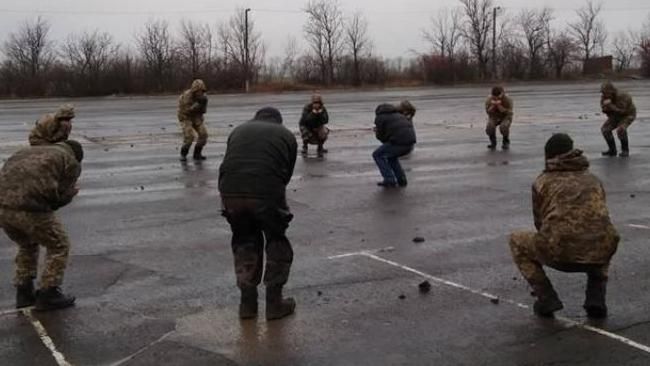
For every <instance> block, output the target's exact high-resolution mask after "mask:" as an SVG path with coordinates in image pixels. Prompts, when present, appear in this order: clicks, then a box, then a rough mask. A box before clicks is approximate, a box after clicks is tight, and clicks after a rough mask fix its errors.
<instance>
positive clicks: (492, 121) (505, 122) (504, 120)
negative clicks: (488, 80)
mask: <svg viewBox="0 0 650 366" xmlns="http://www.w3.org/2000/svg"><path fill="white" fill-rule="evenodd" d="M485 111H486V112H487V115H488V122H487V126H486V127H485V133H486V134H487V135H488V138H489V139H490V144H489V145H488V149H490V150H494V149H496V148H497V126H498V127H499V131H501V136H503V143H502V144H501V148H502V149H503V150H508V149H509V148H510V126H511V125H512V115H513V112H512V99H510V97H509V96H507V95H506V92H505V91H504V90H503V88H502V87H500V86H495V87H494V88H492V92H491V93H490V96H488V98H487V100H486V101H485Z"/></svg>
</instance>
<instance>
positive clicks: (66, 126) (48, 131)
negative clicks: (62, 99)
mask: <svg viewBox="0 0 650 366" xmlns="http://www.w3.org/2000/svg"><path fill="white" fill-rule="evenodd" d="M74 117H75V113H74V106H72V105H71V104H64V105H62V106H61V107H59V110H58V111H56V113H54V114H46V115H44V116H43V117H41V118H40V119H39V120H38V121H37V122H36V126H34V128H33V129H32V131H31V132H30V133H29V144H30V145H32V146H35V145H47V144H55V143H57V142H61V141H65V140H67V139H68V137H69V136H70V131H71V130H72V119H73V118H74Z"/></svg>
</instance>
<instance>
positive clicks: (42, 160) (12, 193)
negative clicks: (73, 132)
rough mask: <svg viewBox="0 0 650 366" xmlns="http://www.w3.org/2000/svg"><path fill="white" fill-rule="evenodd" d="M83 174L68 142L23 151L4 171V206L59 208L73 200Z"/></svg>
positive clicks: (0, 179)
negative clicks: (77, 184)
mask: <svg viewBox="0 0 650 366" xmlns="http://www.w3.org/2000/svg"><path fill="white" fill-rule="evenodd" d="M80 174H81V164H79V162H77V160H76V159H75V156H74V153H73V151H72V149H71V148H70V147H69V146H68V145H66V144H64V143H58V144H54V145H43V146H32V147H28V148H25V149H22V150H19V151H18V152H16V153H15V154H14V155H12V156H11V157H10V158H9V159H8V160H7V161H6V162H5V164H4V166H3V167H2V170H0V192H2V194H1V195H0V207H3V208H7V209H12V210H21V211H35V212H51V211H55V210H57V209H58V208H60V207H63V206H65V205H67V204H68V203H70V201H72V198H73V197H74V195H75V185H76V183H77V179H78V178H79V175H80Z"/></svg>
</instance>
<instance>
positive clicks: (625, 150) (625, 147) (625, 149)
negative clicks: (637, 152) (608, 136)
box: [619, 139, 630, 158]
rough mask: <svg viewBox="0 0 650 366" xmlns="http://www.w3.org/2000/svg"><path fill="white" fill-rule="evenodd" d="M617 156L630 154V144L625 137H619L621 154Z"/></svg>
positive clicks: (623, 156)
mask: <svg viewBox="0 0 650 366" xmlns="http://www.w3.org/2000/svg"><path fill="white" fill-rule="evenodd" d="M619 156H620V157H622V158H627V157H628V156H630V144H629V142H628V141H627V139H621V154H620V155H619Z"/></svg>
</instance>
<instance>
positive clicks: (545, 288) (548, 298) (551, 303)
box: [533, 280, 564, 318]
mask: <svg viewBox="0 0 650 366" xmlns="http://www.w3.org/2000/svg"><path fill="white" fill-rule="evenodd" d="M533 290H534V291H535V296H536V297H537V300H536V301H535V304H534V305H533V311H534V312H535V315H537V316H540V317H542V318H552V317H553V313H555V312H556V311H558V310H562V308H564V305H563V304H562V301H560V299H559V298H558V296H557V293H556V292H555V290H554V289H553V285H551V282H550V281H549V280H546V281H545V282H543V283H541V284H539V285H536V286H533Z"/></svg>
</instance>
